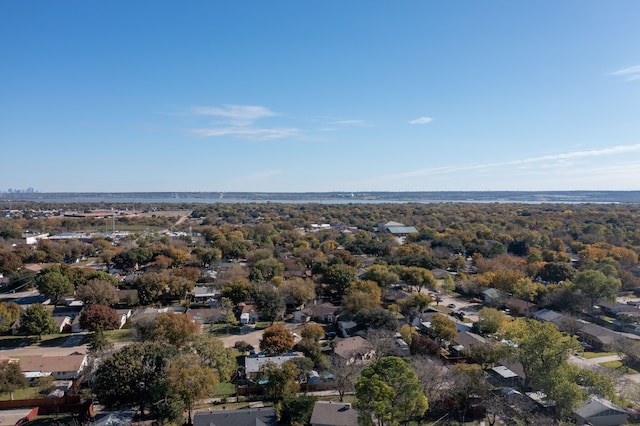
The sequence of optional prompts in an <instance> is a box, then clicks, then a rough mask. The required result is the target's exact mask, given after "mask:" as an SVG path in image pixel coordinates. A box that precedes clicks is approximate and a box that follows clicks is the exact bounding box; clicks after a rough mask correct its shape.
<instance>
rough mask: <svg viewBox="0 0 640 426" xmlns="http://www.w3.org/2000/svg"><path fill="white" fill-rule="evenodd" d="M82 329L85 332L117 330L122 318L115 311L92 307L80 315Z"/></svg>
mask: <svg viewBox="0 0 640 426" xmlns="http://www.w3.org/2000/svg"><path fill="white" fill-rule="evenodd" d="M80 327H81V328H83V329H84V330H89V331H96V330H103V331H104V330H115V329H117V328H120V317H119V316H118V313H117V312H116V310H115V309H113V308H109V307H108V306H103V305H91V306H89V307H88V308H86V309H84V310H83V311H82V313H81V314H80Z"/></svg>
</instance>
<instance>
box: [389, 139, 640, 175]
mask: <svg viewBox="0 0 640 426" xmlns="http://www.w3.org/2000/svg"><path fill="white" fill-rule="evenodd" d="M635 151H640V144H634V145H619V146H614V147H611V148H602V149H593V150H588V151H575V152H567V153H563V154H554V155H543V156H540V157H532V158H524V159H521V160H511V161H502V162H495V163H484V164H476V165H468V166H446V167H437V168H431V169H422V170H415V171H411V172H406V173H398V174H394V175H388V176H383V177H381V179H402V178H409V177H416V176H427V175H434V174H443V173H453V172H458V171H462V170H464V171H469V170H483V169H490V168H495V167H505V166H521V165H527V164H532V163H539V162H551V161H556V162H558V161H564V160H570V159H575V158H586V157H600V156H604V155H614V154H622V153H627V152H635ZM565 165H566V163H565Z"/></svg>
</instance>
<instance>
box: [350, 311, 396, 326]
mask: <svg viewBox="0 0 640 426" xmlns="http://www.w3.org/2000/svg"><path fill="white" fill-rule="evenodd" d="M353 320H354V321H355V322H356V324H358V327H359V328H361V329H363V330H366V329H376V330H389V331H396V330H397V329H398V326H399V324H398V320H397V319H396V316H395V314H394V313H393V312H391V311H388V310H386V309H384V308H374V309H362V310H360V311H359V312H358V313H357V314H356V316H355V317H354V318H353Z"/></svg>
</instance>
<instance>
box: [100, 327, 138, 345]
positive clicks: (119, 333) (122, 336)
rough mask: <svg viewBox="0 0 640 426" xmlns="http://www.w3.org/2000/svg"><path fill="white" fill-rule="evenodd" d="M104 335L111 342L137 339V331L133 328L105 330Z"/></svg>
mask: <svg viewBox="0 0 640 426" xmlns="http://www.w3.org/2000/svg"><path fill="white" fill-rule="evenodd" d="M104 335H105V336H106V337H107V339H108V340H109V343H119V342H131V341H133V340H135V337H136V332H135V330H133V329H131V328H122V329H120V330H109V331H105V332H104Z"/></svg>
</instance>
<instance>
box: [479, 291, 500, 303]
mask: <svg viewBox="0 0 640 426" xmlns="http://www.w3.org/2000/svg"><path fill="white" fill-rule="evenodd" d="M480 294H481V297H482V300H484V303H486V304H487V305H494V304H497V303H499V302H500V300H501V299H502V294H501V293H500V291H499V290H498V289H495V288H488V289H486V290H484V291H483V292H482V293H480Z"/></svg>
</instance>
